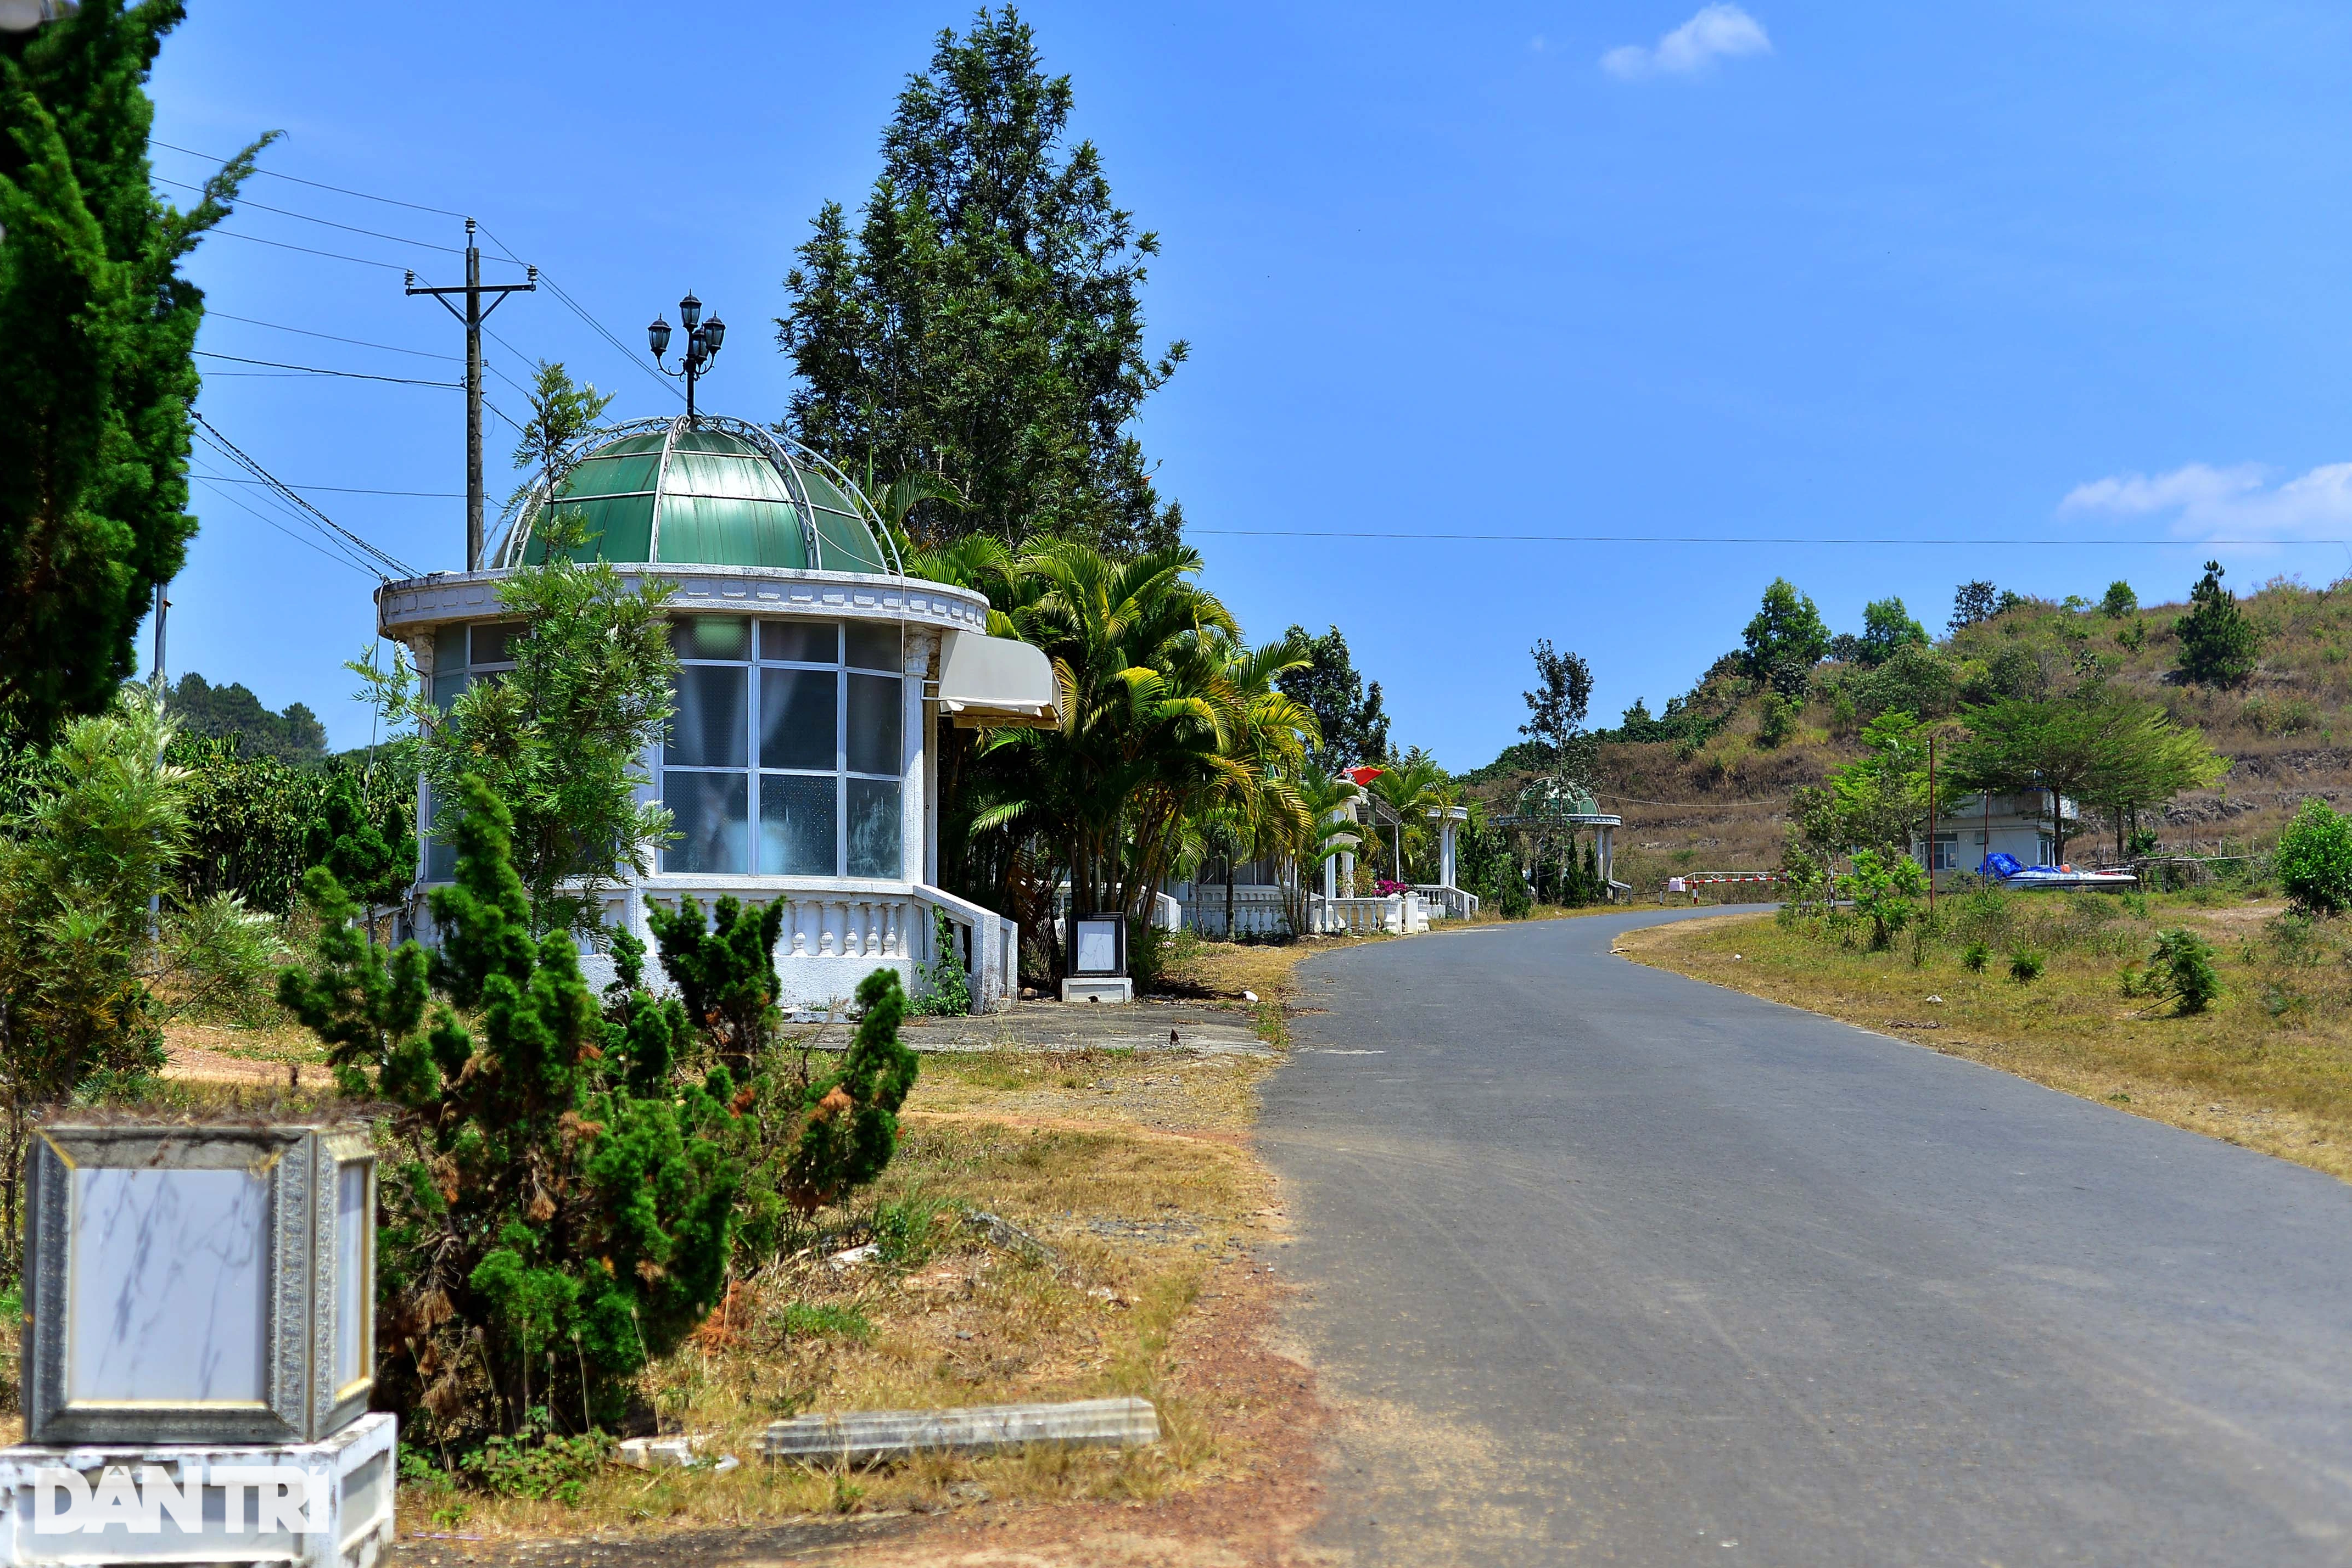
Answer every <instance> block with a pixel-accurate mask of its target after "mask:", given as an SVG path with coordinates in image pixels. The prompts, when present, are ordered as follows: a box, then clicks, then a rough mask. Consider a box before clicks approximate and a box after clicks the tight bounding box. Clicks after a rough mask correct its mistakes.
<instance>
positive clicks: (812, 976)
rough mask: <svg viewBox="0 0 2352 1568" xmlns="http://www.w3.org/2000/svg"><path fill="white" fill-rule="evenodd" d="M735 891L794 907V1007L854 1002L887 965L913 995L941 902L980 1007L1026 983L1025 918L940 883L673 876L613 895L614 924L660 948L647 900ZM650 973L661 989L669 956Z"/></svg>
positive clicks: (754, 902) (705, 902) (610, 919)
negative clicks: (783, 882)
mask: <svg viewBox="0 0 2352 1568" xmlns="http://www.w3.org/2000/svg"><path fill="white" fill-rule="evenodd" d="M730 895H731V896H733V897H734V898H736V899H737V900H740V901H741V902H742V903H744V904H747V905H751V906H752V907H755V908H759V907H764V906H766V905H768V904H770V903H776V902H781V903H782V905H783V906H784V915H783V921H782V927H781V929H780V930H779V931H777V933H776V948H775V953H774V958H775V963H776V978H777V981H778V983H779V985H780V987H781V990H782V1003H783V1005H784V1006H785V1007H786V1009H787V1010H789V1011H793V1012H808V1011H812V1010H814V1011H816V1012H823V1011H824V1010H825V1009H827V1008H828V1007H830V1006H832V1005H835V1004H837V1003H843V1002H846V1001H848V999H849V998H851V997H853V996H855V995H856V994H857V985H858V983H859V982H860V981H862V980H864V979H865V978H866V976H867V975H868V974H870V973H873V972H874V971H875V970H876V969H877V968H887V969H892V970H896V971H897V972H898V978H899V981H900V983H901V984H904V985H905V986H906V987H907V989H908V991H909V992H910V993H912V992H915V991H918V990H919V989H921V988H922V987H923V985H924V984H925V971H926V970H927V969H928V968H929V966H930V965H932V964H934V963H937V962H938V961H939V956H940V955H939V942H938V932H937V931H936V930H935V928H934V924H933V921H932V911H933V910H941V911H943V912H945V914H946V915H947V917H948V930H949V933H950V940H951V941H952V942H954V944H955V950H956V958H957V960H958V961H959V962H960V963H962V965H963V968H964V973H966V974H967V975H969V976H970V977H971V994H972V1003H973V1005H974V1006H975V1007H976V1008H978V1009H979V1010H980V1011H982V1012H990V1011H993V1010H994V1009H996V1008H999V1007H1003V1006H1005V1005H1009V1004H1010V1003H1011V1001H1012V999H1013V994H1014V993H1015V992H1016V991H1017V990H1018V989H1019V987H1020V983H1021V981H1020V976H1021V931H1020V928H1019V926H1017V925H1016V924H1014V923H1013V921H1011V920H1008V919H1006V918H1005V917H1004V916H1003V915H1000V914H998V913H997V912H996V911H995V910H987V909H982V907H981V906H979V905H978V904H974V903H971V902H970V901H968V900H963V899H960V898H957V897H956V896H955V895H954V894H953V893H950V892H947V891H945V890H944V889H939V888H930V887H924V886H920V885H918V886H917V887H916V888H914V889H913V890H912V891H911V892H905V893H900V892H880V891H877V892H866V891H860V890H856V889H822V890H820V889H788V890H783V891H781V892H779V891H775V890H772V889H759V890H753V889H746V888H743V887H740V885H738V886H730V885H726V884H720V883H713V884H711V885H709V886H708V887H696V886H692V885H682V884H680V883H679V882H678V881H677V879H664V882H663V885H661V886H660V887H657V888H649V889H633V890H632V891H631V892H630V893H629V894H628V895H625V896H624V897H623V898H620V899H615V900H612V901H611V906H610V907H608V908H607V910H606V911H605V923H606V924H607V925H612V926H618V927H622V928H624V929H626V930H629V931H633V932H635V934H636V935H637V936H638V937H639V938H640V939H641V940H643V941H644V942H646V945H647V946H648V947H649V948H650V947H652V946H653V945H654V940H653V931H652V930H651V929H650V927H649V926H648V924H647V922H646V917H645V912H644V906H645V905H647V904H654V905H659V906H660V907H662V908H663V909H666V910H675V909H676V908H677V906H678V901H679V900H681V899H684V898H687V897H689V896H690V897H692V898H693V899H694V900H696V901H697V902H698V903H700V904H701V905H702V907H703V908H704V910H709V909H710V908H711V907H712V906H713V905H715V904H716V903H717V902H718V901H719V899H721V898H723V897H727V896H730ZM610 963H611V961H610V960H609V959H604V958H601V957H600V958H596V959H594V960H593V963H590V962H588V961H584V960H583V969H590V968H598V967H600V966H601V967H602V968H603V970H604V974H605V975H606V976H608V975H609V965H610ZM646 979H647V980H648V981H649V982H651V983H653V984H655V985H656V987H657V988H658V987H659V986H661V985H662V984H664V981H665V977H664V976H663V975H662V973H661V970H660V965H659V963H657V962H655V961H653V960H652V959H651V958H650V956H649V957H648V961H647V963H646ZM598 983H600V984H601V978H600V979H599V981H598Z"/></svg>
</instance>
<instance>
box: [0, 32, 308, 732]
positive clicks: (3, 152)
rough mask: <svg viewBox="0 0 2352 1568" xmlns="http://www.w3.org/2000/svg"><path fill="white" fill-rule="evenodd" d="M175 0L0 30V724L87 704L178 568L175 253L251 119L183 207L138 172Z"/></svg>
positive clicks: (216, 198)
mask: <svg viewBox="0 0 2352 1568" xmlns="http://www.w3.org/2000/svg"><path fill="white" fill-rule="evenodd" d="M181 16H182V8H181V6H180V5H178V4H177V3H176V0H147V3H146V4H142V5H131V6H126V5H124V4H123V0H89V3H88V4H86V5H83V6H82V7H81V8H80V10H79V12H78V13H76V14H75V15H74V16H72V17H71V18H70V19H69V20H67V21H63V22H58V23H54V24H52V25H50V26H46V27H43V28H40V29H38V30H37V31H35V32H32V33H0V228H5V230H6V232H7V236H8V238H7V242H6V243H5V245H0V730H6V729H14V730H16V731H21V732H23V733H25V734H27V735H29V736H31V737H33V738H35V739H41V738H44V737H46V736H47V735H48V734H49V733H50V732H51V731H54V729H55V728H56V726H57V725H58V722H59V721H62V720H64V719H65V718H67V717H68V716H70V715H73V714H77V713H95V712H98V711H99V710H101V709H103V708H105V706H106V705H107V703H108V702H109V701H110V700H111V699H112V697H113V693H114V689H115V687H116V686H117V685H119V684H120V683H121V681H122V679H124V678H125V677H126V676H128V675H129V674H130V673H131V669H132V668H134V664H135V658H134V655H133V650H132V647H131V636H132V633H133V632H134V631H135V630H136V629H137V627H138V625H139V621H140V619H141V617H142V616H144V615H145V614H146V613H147V611H148V608H149V606H150V604H151V601H152V598H153V595H154V592H155V588H156V585H157V584H161V583H164V582H168V581H169V580H170V579H171V578H172V576H173V574H175V573H177V572H178V571H179V569H180V562H181V559H182V556H183V553H184V551H185V548H186V545H187V542H188V540H189V538H190V537H191V536H192V535H193V534H194V532H195V526H196V525H195V520H194V518H193V517H190V516H189V515H188V514H187V505H188V479H187V460H188V445H189V438H190V425H189V419H188V409H189V406H190V405H192V404H194V402H195V398H196V392H197V385H198V377H197V374H196V369H195V362H194V359H193V358H192V357H191V351H192V350H193V349H194V345H195V337H196V326H197V323H198V322H199V321H201V320H202V318H203V314H204V303H203V295H202V294H201V293H200V292H199V291H198V290H197V289H196V288H195V287H194V285H193V284H191V283H189V282H188V281H187V280H186V279H184V278H182V277H181V276H180V272H179V264H180V262H181V260H182V259H183V258H185V257H186V256H187V255H188V254H189V252H191V251H192V250H194V248H195V246H196V242H197V240H198V238H199V237H200V236H202V235H203V233H204V232H205V230H206V229H209V228H211V227H212V226H214V225H215V224H216V223H218V222H219V221H220V220H221V219H222V218H224V217H226V216H228V210H229V207H228V204H229V202H230V200H231V199H232V198H233V197H234V196H235V195H236V190H237V187H238V185H239V184H240V183H241V182H242V181H243V180H244V179H245V178H246V176H247V174H250V173H251V172H252V168H253V159H254V156H255V154H257V153H259V151H260V150H261V148H262V146H263V145H264V144H266V142H268V140H269V139H268V138H266V137H265V138H264V139H263V140H262V141H261V142H255V143H254V144H253V145H252V146H251V147H248V148H247V149H246V151H245V152H244V153H240V154H238V156H236V158H234V159H232V160H230V161H229V163H227V164H226V166H225V167H223V168H222V169H221V170H220V172H219V173H217V174H215V175H213V176H212V177H211V178H210V179H209V180H207V181H206V182H205V189H204V193H203V196H202V199H201V200H200V201H199V202H198V203H197V204H196V205H195V206H194V207H193V208H191V209H189V210H188V211H186V212H184V213H183V212H178V211H175V210H173V208H172V207H171V206H170V205H168V204H166V203H165V202H163V200H162V199H161V198H159V197H158V196H157V195H155V194H154V191H153V188H152V186H151V185H150V184H149V176H148V161H147V136H148V132H149V128H150V125H151V123H152V121H153V118H154V106H153V104H152V103H151V102H150V101H149V100H148V97H147V90H146V82H147V78H148V73H149V71H150V70H151V69H152V67H153V65H154V61H155V56H156V54H157V52H158V51H159V50H160V49H161V48H162V47H163V37H164V35H165V34H166V33H168V32H170V31H171V30H172V28H173V27H174V26H177V25H178V24H179V22H180V19H181Z"/></svg>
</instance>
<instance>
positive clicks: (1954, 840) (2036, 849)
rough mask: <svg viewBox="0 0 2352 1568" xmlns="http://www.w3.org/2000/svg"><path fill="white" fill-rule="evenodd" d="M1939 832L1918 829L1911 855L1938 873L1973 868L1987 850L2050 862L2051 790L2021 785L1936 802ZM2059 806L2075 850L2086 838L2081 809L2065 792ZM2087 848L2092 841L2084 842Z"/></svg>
mask: <svg viewBox="0 0 2352 1568" xmlns="http://www.w3.org/2000/svg"><path fill="white" fill-rule="evenodd" d="M1936 806H1937V816H1936V826H1935V831H1934V833H1933V835H1932V837H1922V836H1920V835H1918V834H1916V833H1915V834H1914V835H1913V836H1912V838H1911V857H1912V858H1913V859H1915V860H1916V861H1918V862H1919V864H1920V865H1922V866H1924V867H1926V868H1927V869H1928V871H1930V872H1931V873H1934V874H1936V875H1937V876H1941V875H1943V874H1945V873H1947V872H1955V871H1974V870H1976V869H1978V868H1979V867H1981V866H1982V865H1983V864H1984V862H1985V857H1986V856H1988V855H2012V856H2014V857H2016V858H2017V861H2018V863H2019V864H2020V865H2022V866H2046V865H2049V864H2050V863H2051V860H2050V857H2051V855H2052V854H2053V851H2054V849H2055V846H2054V845H2053V843H2052V841H2051V836H2050V792H2049V791H2048V790H2022V791H2020V792H2019V793H2017V794H2015V795H1959V796H1957V797H1955V798H1954V799H1952V800H1949V801H1940V800H1939V801H1937V803H1936ZM2058 809H2059V810H2060V812H2062V813H2063V816H2064V821H2065V823H2066V843H2067V846H2068V847H2069V849H2070V850H2071V849H2072V848H2073V847H2074V846H2075V845H2077V844H2079V843H2081V840H2080V839H2079V838H2078V837H2077V836H2076V835H2077V828H2078V826H2079V825H2080V823H2081V821H2082V812H2081V810H2080V809H2079V808H2078V807H2077V806H2076V805H2075V804H2074V802H2073V801H2071V800H2069V799H2067V798H2065V797H2064V796H2063V795H2062V796H2060V797H2059V799H2058ZM2086 847H2087V846H2086Z"/></svg>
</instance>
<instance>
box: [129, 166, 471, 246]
mask: <svg viewBox="0 0 2352 1568" xmlns="http://www.w3.org/2000/svg"><path fill="white" fill-rule="evenodd" d="M148 178H149V179H151V180H153V181H154V182H155V183H156V184H159V185H177V186H179V187H180V189H182V190H184V191H196V192H199V193H201V192H203V191H204V190H205V186H203V185H192V184H188V182H187V181H185V180H167V179H165V178H164V177H163V175H161V174H150V175H149V176H148ZM227 199H228V201H229V202H230V203H231V204H232V205H233V206H234V207H251V208H252V209H253V210H254V211H256V212H264V213H276V214H277V215H278V216H280V217H292V218H300V219H301V220H302V221H303V222H304V223H315V224H318V225H320V226H321V227H324V228H339V229H341V230H342V231H343V232H344V233H345V234H363V235H365V236H367V237H369V238H370V239H388V240H390V241H392V243H393V244H394V245H413V246H415V247H418V248H419V249H422V250H449V251H456V250H457V247H456V246H454V245H436V244H434V243H433V241H431V240H429V239H411V238H409V237H407V236H405V235H399V234H385V233H383V231H382V230H380V229H373V228H361V227H359V226H356V225H353V224H348V223H337V222H336V221H335V220H334V219H332V218H324V217H312V216H310V214H309V213H298V212H296V211H294V210H293V209H292V208H290V207H273V206H271V205H269V204H268V203H267V202H257V201H254V200H252V199H251V198H249V197H247V196H234V197H230V198H227ZM459 254H463V253H462V252H459Z"/></svg>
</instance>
